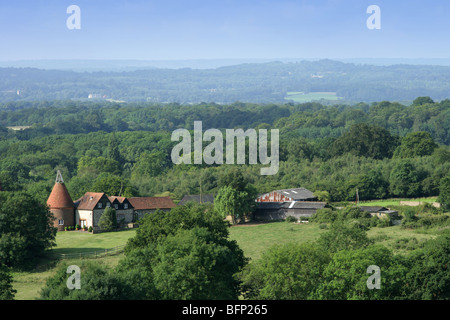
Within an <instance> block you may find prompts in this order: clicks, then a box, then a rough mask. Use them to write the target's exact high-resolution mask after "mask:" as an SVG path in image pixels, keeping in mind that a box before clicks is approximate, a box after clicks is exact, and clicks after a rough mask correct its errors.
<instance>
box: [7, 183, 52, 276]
mask: <svg viewBox="0 0 450 320" xmlns="http://www.w3.org/2000/svg"><path fill="white" fill-rule="evenodd" d="M0 204H1V205H0V261H2V263H3V264H5V265H7V266H10V267H15V268H25V267H26V266H27V265H28V264H30V263H31V262H32V261H34V260H35V259H36V258H38V257H39V256H41V255H42V254H43V253H44V252H45V250H46V249H49V248H51V247H52V246H54V245H55V236H56V228H54V227H53V220H54V216H53V214H52V213H51V212H50V211H49V210H48V208H47V207H45V206H43V205H42V204H41V203H40V202H39V201H37V200H36V199H34V198H33V197H32V196H30V195H29V194H27V193H25V192H21V191H19V192H0Z"/></svg>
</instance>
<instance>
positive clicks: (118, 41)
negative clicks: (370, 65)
mask: <svg viewBox="0 0 450 320" xmlns="http://www.w3.org/2000/svg"><path fill="white" fill-rule="evenodd" d="M72 4H75V5H78V6H79V7H80V9H81V29H80V30H69V29H68V28H67V27H66V20H67V18H68V17H69V14H67V13H66V9H67V7H68V6H70V5H72ZM369 5H378V6H379V7H380V8H381V30H369V29H368V28H367V27H366V20H367V19H368V17H369V16H370V15H369V14H367V13H366V9H367V7H368V6H369ZM449 40H450V1H447V0H429V1H417V0H395V1H393V0H382V1H381V0H370V1H369V0H289V1H288V0H277V1H273V0H221V1H218V0H208V1H204V0H195V1H194V0H186V1H181V0H163V1H159V0H158V1H156V0H146V1H144V0H130V1H125V0H114V1H111V0H109V1H107V0H28V1H25V0H14V1H6V0H0V60H1V61H6V60H34V59H138V60H173V59H234V58H239V59H241V58H245V59H250V58H263V59H267V58H269V59H272V58H273V59H275V58H330V59H333V58H335V59H345V58H359V57H364V58H450V41H449Z"/></svg>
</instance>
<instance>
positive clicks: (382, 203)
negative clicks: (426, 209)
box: [359, 197, 437, 207]
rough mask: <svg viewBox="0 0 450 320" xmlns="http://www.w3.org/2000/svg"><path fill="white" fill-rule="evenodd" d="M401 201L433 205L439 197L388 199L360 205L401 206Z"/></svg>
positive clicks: (362, 202) (363, 202)
mask: <svg viewBox="0 0 450 320" xmlns="http://www.w3.org/2000/svg"><path fill="white" fill-rule="evenodd" d="M400 201H420V202H428V203H433V202H436V201H437V197H430V198H418V199H386V200H373V201H361V202H360V203H359V204H360V205H361V206H381V207H388V206H399V205H400Z"/></svg>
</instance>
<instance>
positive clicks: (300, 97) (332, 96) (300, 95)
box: [284, 92, 342, 103]
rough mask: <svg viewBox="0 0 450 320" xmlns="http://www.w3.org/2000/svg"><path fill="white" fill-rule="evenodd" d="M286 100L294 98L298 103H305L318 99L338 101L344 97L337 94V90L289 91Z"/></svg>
mask: <svg viewBox="0 0 450 320" xmlns="http://www.w3.org/2000/svg"><path fill="white" fill-rule="evenodd" d="M284 99H285V100H293V101H294V102H297V103H304V102H310V101H318V100H322V99H323V100H331V101H337V100H340V99H342V98H341V97H338V96H337V95H336V92H309V93H304V92H287V93H286V97H285V98H284Z"/></svg>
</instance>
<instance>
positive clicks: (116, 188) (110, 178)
mask: <svg viewBox="0 0 450 320" xmlns="http://www.w3.org/2000/svg"><path fill="white" fill-rule="evenodd" d="M92 191H93V192H104V193H106V194H107V195H110V196H113V195H114V196H124V197H132V196H134V194H135V191H134V190H133V188H132V186H130V185H129V184H128V182H127V181H126V180H124V179H122V178H121V177H119V176H116V175H111V174H101V175H99V176H98V177H97V179H96V180H95V181H94V184H93V185H92Z"/></svg>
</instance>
